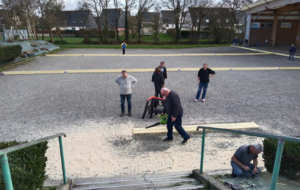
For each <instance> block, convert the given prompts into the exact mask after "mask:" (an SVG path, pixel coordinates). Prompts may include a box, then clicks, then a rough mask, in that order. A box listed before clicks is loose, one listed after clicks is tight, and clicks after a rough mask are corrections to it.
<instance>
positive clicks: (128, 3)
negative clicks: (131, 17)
mask: <svg viewBox="0 0 300 190" xmlns="http://www.w3.org/2000/svg"><path fill="white" fill-rule="evenodd" d="M135 3H136V0H125V7H124V9H125V40H127V41H128V40H129V25H128V11H130V9H131V8H133V6H134V4H135Z"/></svg>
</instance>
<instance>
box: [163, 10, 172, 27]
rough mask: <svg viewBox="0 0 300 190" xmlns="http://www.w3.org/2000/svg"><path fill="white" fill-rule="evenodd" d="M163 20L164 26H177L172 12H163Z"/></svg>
mask: <svg viewBox="0 0 300 190" xmlns="http://www.w3.org/2000/svg"><path fill="white" fill-rule="evenodd" d="M161 15H162V20H163V23H164V24H166V23H167V24H175V19H174V14H173V12H172V11H166V10H162V11H161Z"/></svg>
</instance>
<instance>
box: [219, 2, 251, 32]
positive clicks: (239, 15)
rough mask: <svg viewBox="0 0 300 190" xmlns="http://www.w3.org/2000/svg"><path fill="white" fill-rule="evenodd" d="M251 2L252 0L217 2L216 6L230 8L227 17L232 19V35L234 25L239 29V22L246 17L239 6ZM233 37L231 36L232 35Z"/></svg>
mask: <svg viewBox="0 0 300 190" xmlns="http://www.w3.org/2000/svg"><path fill="white" fill-rule="evenodd" d="M250 3H253V0H221V2H219V4H218V6H219V7H223V8H228V9H229V10H230V14H229V15H228V16H229V19H230V20H232V21H234V22H231V32H232V35H234V33H235V32H234V30H235V26H236V27H237V30H238V31H239V30H240V25H239V24H240V23H241V22H242V20H243V19H246V17H245V16H243V15H244V13H243V12H242V11H240V10H241V8H242V7H243V6H244V5H247V4H250ZM232 37H233V36H232Z"/></svg>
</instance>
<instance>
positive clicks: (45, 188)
mask: <svg viewBox="0 0 300 190" xmlns="http://www.w3.org/2000/svg"><path fill="white" fill-rule="evenodd" d="M56 188H57V187H55V186H51V187H43V189H42V190H55V189H56Z"/></svg>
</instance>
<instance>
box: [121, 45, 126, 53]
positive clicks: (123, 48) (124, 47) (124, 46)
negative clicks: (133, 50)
mask: <svg viewBox="0 0 300 190" xmlns="http://www.w3.org/2000/svg"><path fill="white" fill-rule="evenodd" d="M126 47H127V44H126V43H125V42H123V43H121V48H122V50H123V55H125V49H126Z"/></svg>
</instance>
